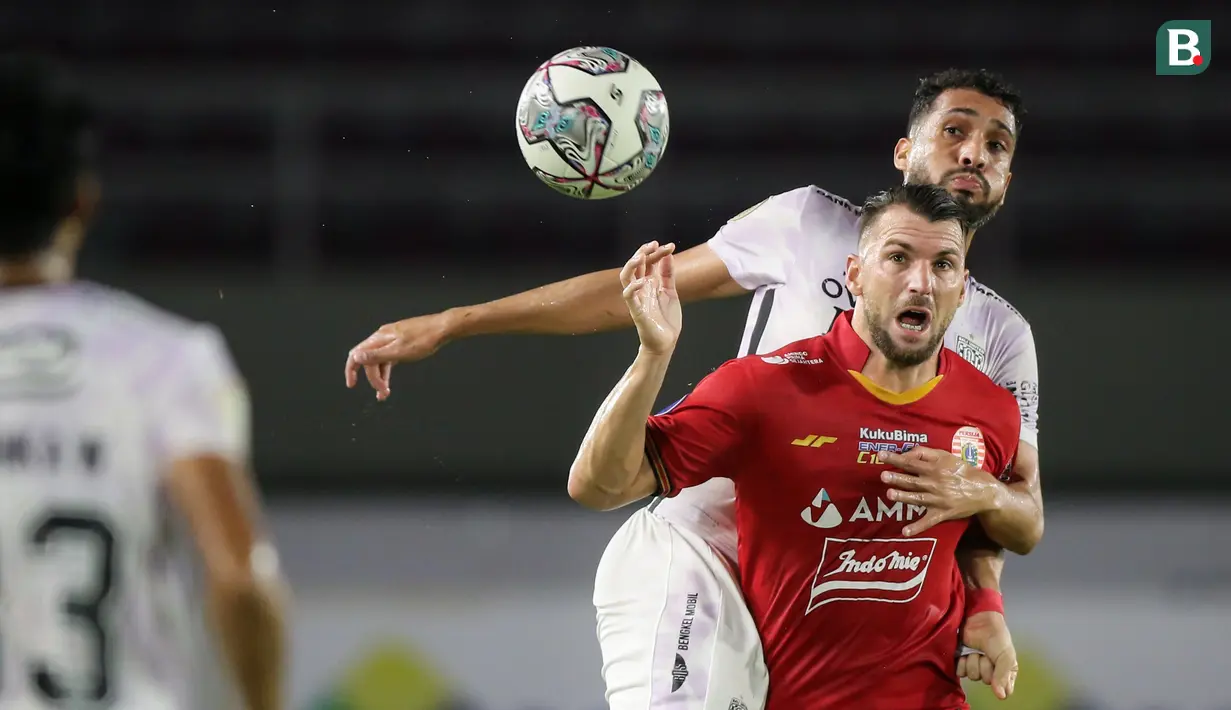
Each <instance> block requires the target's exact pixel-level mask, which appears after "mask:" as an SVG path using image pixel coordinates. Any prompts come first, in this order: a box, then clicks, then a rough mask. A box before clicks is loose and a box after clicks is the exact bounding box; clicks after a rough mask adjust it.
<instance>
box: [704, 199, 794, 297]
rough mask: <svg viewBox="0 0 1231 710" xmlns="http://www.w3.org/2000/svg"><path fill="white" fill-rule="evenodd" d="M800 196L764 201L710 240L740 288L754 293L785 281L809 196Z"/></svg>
mask: <svg viewBox="0 0 1231 710" xmlns="http://www.w3.org/2000/svg"><path fill="white" fill-rule="evenodd" d="M800 193H801V190H794V191H791V192H784V193H782V194H779V195H774V196H773V197H770V198H768V199H766V200H762V201H761V202H759V203H757V204H755V205H753V206H752V207H749V208H748V209H746V210H744V211H743V212H741V213H739V214H737V215H735V216H734V217H732V218H731V219H730V220H728V221H727V223H726V224H724V225H723V226H722V227H721V228H720V229H719V230H718V232H717V233H716V234H714V236H713V237H711V238H710V240H709V242H708V244H709V246H710V249H712V250H714V253H715V254H717V255H718V258H719V259H722V263H723V264H724V265H725V266H726V267H727V272H728V273H730V274H731V278H732V279H734V280H735V282H736V283H738V284H739V285H740V286H742V287H744V288H746V289H748V290H749V291H753V290H756V289H758V288H760V287H762V286H776V285H780V284H782V283H785V282H786V277H787V268H786V267H787V263H788V262H789V260H790V258H791V244H792V241H793V240H794V238H795V236H794V235H795V234H796V233H798V232H799V226H800V220H801V213H802V209H803V202H804V199H805V197H806V196H805V195H802V194H800Z"/></svg>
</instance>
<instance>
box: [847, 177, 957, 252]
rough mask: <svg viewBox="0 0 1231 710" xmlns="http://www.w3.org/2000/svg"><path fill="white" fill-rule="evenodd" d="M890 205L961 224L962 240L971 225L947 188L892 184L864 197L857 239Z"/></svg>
mask: <svg viewBox="0 0 1231 710" xmlns="http://www.w3.org/2000/svg"><path fill="white" fill-rule="evenodd" d="M894 205H902V206H903V207H906V208H907V209H909V210H910V211H911V212H914V213H915V214H917V215H919V216H920V217H923V218H925V219H927V221H929V222H945V221H949V220H952V221H955V222H957V223H958V224H959V225H960V226H961V228H962V236H963V242H965V241H967V238H969V236H970V230H971V225H970V222H969V221H968V219H967V214H966V208H965V207H963V206H962V203H960V202H958V201H957V200H956V199H954V198H953V195H950V194H949V191H948V190H945V189H944V188H943V187H939V186H937V185H921V184H911V183H906V184H904V185H894V186H893V187H891V188H889V189H888V190H884V191H881V192H878V193H876V194H875V195H872V196H871V197H869V198H868V199H867V200H865V201H864V203H863V210H862V211H861V212H860V213H859V241H860V243H862V242H863V240H864V237H865V236H867V233H868V230H869V229H871V228H872V225H873V224H875V222H876V220H877V218H878V217H880V215H881V214H882V213H883V212H884V211H885V210H887V209H889V208H890V207H893V206H894Z"/></svg>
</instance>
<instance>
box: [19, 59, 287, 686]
mask: <svg viewBox="0 0 1231 710" xmlns="http://www.w3.org/2000/svg"><path fill="white" fill-rule="evenodd" d="M90 125H91V122H90V119H89V111H88V109H87V107H86V105H85V102H84V101H83V100H81V98H80V97H79V96H78V95H77V94H76V93H74V91H73V90H72V89H71V88H70V87H69V85H67V84H66V83H64V81H63V78H62V77H60V76H58V75H57V74H56V72H55V71H54V69H53V68H52V67H51V66H50V65H49V64H46V63H43V62H41V61H38V60H36V59H31V58H24V57H13V56H9V57H3V58H0V710H51V709H52V708H96V707H97V708H101V707H107V708H113V709H114V710H187V709H188V708H190V707H192V704H191V703H192V702H193V696H194V695H195V694H196V693H197V692H199V691H200V689H199V688H198V687H195V683H194V677H195V675H196V673H195V667H196V666H198V665H199V664H200V659H199V658H195V657H194V654H193V650H194V647H193V644H192V643H191V641H192V639H190V638H187V637H186V634H185V630H184V626H185V622H186V621H187V620H188V616H187V615H188V612H189V609H188V605H189V603H190V602H189V599H188V597H187V593H188V591H189V590H187V589H186V588H185V583H184V582H185V580H183V579H181V578H180V577H179V576H178V575H176V574H175V572H174V569H175V566H174V564H173V563H174V562H175V561H176V559H175V558H176V556H177V548H178V546H179V542H178V539H177V538H178V536H179V534H180V533H179V532H177V526H176V523H177V522H178V520H177V518H176V517H174V516H173V514H178V515H179V516H182V521H183V522H184V523H186V525H184V526H183V528H181V529H183V530H186V531H187V536H188V538H189V539H190V540H193V541H195V543H196V546H197V548H198V550H199V552H200V553H201V561H202V562H203V569H204V572H205V578H206V582H207V584H208V586H209V592H210V610H211V611H212V612H213V619H214V622H215V626H216V629H217V631H218V636H219V640H220V641H221V646H222V650H223V651H224V652H225V654H226V656H227V657H228V659H229V661H230V665H231V666H232V667H233V668H234V670H235V671H236V680H237V681H238V686H239V690H240V692H241V693H242V695H243V699H244V701H245V706H246V707H247V708H248V709H249V710H281V703H282V699H281V661H282V654H281V650H280V649H281V643H282V622H281V613H280V608H281V602H280V601H279V599H280V594H279V590H280V584H279V581H278V580H279V574H278V571H277V559H276V556H275V555H274V552H273V550H272V548H271V547H270V545H269V543H268V542H266V541H265V539H264V537H263V534H262V530H261V527H260V524H259V519H260V513H259V506H258V502H257V497H256V493H255V489H254V487H253V485H252V482H251V480H250V478H249V474H248V473H247V464H248V457H249V411H248V401H247V395H246V391H245V387H244V385H243V383H242V381H241V380H240V377H239V374H238V373H237V372H236V370H235V367H234V365H233V364H232V363H231V359H230V357H229V355H228V353H227V348H226V345H225V343H224V341H223V338H222V336H221V335H220V334H219V333H218V331H217V330H215V329H214V328H212V327H209V326H205V325H198V324H194V323H190V322H189V321H187V320H184V319H181V318H178V317H176V316H173V315H171V314H169V313H166V312H164V311H160V310H158V309H156V308H154V307H153V306H150V305H147V304H145V303H143V302H141V301H140V300H138V299H136V298H135V297H132V296H129V295H126V294H124V293H121V292H118V291H113V290H109V289H106V288H103V287H101V286H95V285H91V284H87V283H83V282H79V281H76V280H75V279H74V268H75V260H76V252H77V248H78V246H79V244H80V242H81V240H82V237H83V234H84V229H85V224H86V222H87V221H88V218H89V216H90V214H91V213H92V211H93V208H94V206H95V203H96V201H97V196H98V189H97V186H96V183H95V182H94V180H93V179H92V177H91V161H90V157H91V156H90V152H91V151H90V142H89V139H90Z"/></svg>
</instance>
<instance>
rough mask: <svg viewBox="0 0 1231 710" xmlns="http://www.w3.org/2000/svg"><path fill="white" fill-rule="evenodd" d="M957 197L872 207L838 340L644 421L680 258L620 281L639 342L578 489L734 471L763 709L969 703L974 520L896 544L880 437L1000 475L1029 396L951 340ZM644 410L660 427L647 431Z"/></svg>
mask: <svg viewBox="0 0 1231 710" xmlns="http://www.w3.org/2000/svg"><path fill="white" fill-rule="evenodd" d="M962 216H963V213H962V209H961V207H960V206H959V205H958V204H957V203H956V202H955V201H954V200H953V198H952V197H950V196H949V195H948V193H946V192H945V191H944V190H942V189H940V188H938V187H933V186H924V185H902V186H899V187H895V188H893V189H891V190H889V191H887V192H884V193H881V194H880V195H878V196H876V197H873V198H871V199H869V200H868V202H867V203H866V204H865V207H864V212H863V215H862V218H861V222H860V240H859V247H858V249H859V253H858V254H857V255H852V256H851V257H850V258H849V259H848V266H847V281H848V286H849V288H850V289H851V293H853V294H855V295H856V297H857V299H858V300H857V302H856V306H855V308H854V310H853V311H847V312H846V313H844V314H843V315H842V316H840V317H839V318H838V321H837V322H836V323H835V325H834V328H833V329H832V330H831V331H830V332H829V333H828V334H826V335H823V336H820V337H816V338H812V339H809V340H803V341H799V342H797V343H794V344H792V345H788V346H786V347H785V348H782V349H781V350H780V351H779V352H777V353H773V354H770V355H767V356H749V357H744V358H740V359H737V360H732V361H730V362H727V363H726V364H724V365H723V366H722V367H720V368H719V369H718V370H717V371H715V372H714V373H712V374H711V375H709V376H708V377H706V378H705V379H704V380H702V381H701V382H700V383H699V384H698V385H697V387H696V389H695V390H694V391H693V393H692V394H691V395H689V396H688V397H686V398H684V399H683V400H681V402H679V403H677V404H676V405H675V406H673V407H672V408H670V409H669V410H668V411H666V412H664V413H662V414H659V415H656V416H652V417H651V416H649V415H650V411H651V407H652V406H653V403H654V400H655V399H656V398H657V396H658V394H659V389H660V387H661V385H662V382H663V377H664V376H665V374H666V371H667V365H668V363H669V361H670V358H671V354H672V352H673V350H674V348H675V343H676V340H677V338H678V337H679V332H680V325H681V311H680V304H679V298H678V295H677V294H676V293H675V290H674V274H673V271H672V269H673V265H672V261H671V256H670V254H667V255H666V256H662V257H661V258H660V259H659V260H658V261H657V263H652V264H651V263H648V260H647V257H646V255H645V254H644V253H643V252H638V254H637V255H636V256H634V258H633V259H632V260H631V261H630V262H629V264H628V265H627V266H626V267H625V269H624V271H623V272H622V274H621V278H622V281H623V283H624V284H625V285H626V287H625V298H626V301H627V303H628V307H629V309H630V311H631V312H632V315H633V319H634V321H635V323H636V327H637V332H638V334H639V336H640V339H641V347H640V349H639V351H638V354H637V358H636V360H634V362H633V364H632V366H631V367H630V368H629V370H628V371H627V372H626V373H625V375H624V377H623V379H621V380H620V382H619V384H617V386H616V387H615V389H613V390H612V392H611V394H610V395H609V396H608V398H607V400H606V401H605V402H604V403H603V405H602V407H601V408H600V409H599V411H598V414H597V415H596V417H595V419H594V422H593V424H592V425H591V427H590V430H589V431H588V432H587V434H586V437H585V440H584V441H583V442H582V445H581V448H580V450H579V451H578V454H577V459H576V461H575V462H574V464H573V467H572V470H571V471H570V475H569V493H570V495H572V496H573V498H575V499H576V500H577V501H579V502H581V503H582V504H584V505H587V506H589V507H593V508H598V509H610V508H615V507H618V506H621V505H625V504H627V503H630V502H632V501H635V500H638V499H641V498H644V497H646V496H649V495H653V494H654V493H656V492H658V493H660V494H662V495H667V496H670V495H674V494H675V493H677V492H678V491H679V490H680V489H682V488H685V487H688V486H693V485H698V484H701V483H703V482H705V481H707V480H709V479H711V478H715V477H726V478H730V479H732V480H733V481H734V482H735V488H736V524H737V527H738V530H739V575H740V585H741V587H742V589H743V591H744V594H745V596H746V597H747V602H748V607H749V610H750V611H751V613H752V618H753V621H754V623H755V626H756V631H757V632H758V633H759V634H760V636H761V641H762V646H763V648H764V653H765V661H766V665H767V667H768V670H769V688H770V689H769V693H768V697H767V698H740V697H732V698H731V707H741V706H745V707H756V706H760V705H761V704H762V702H764V703H765V707H766V708H767V709H768V710H801V709H803V708H807V709H808V710H824V709H827V708H834V709H838V708H841V709H843V710H846V709H848V708H860V709H861V710H950V709H953V708H966V707H967V705H966V701H965V696H964V693H963V691H962V688H961V683H960V681H959V679H958V676H957V673H956V672H955V667H954V660H955V658H956V657H957V655H958V652H959V643H958V636H959V631H960V629H959V626H960V624H961V621H962V615H963V605H964V603H965V588H964V584H963V583H962V579H961V574H960V572H959V570H958V566H957V563H956V558H955V555H954V551H955V550H956V548H957V545H958V541H959V540H960V539H961V538H962V536H963V535H964V534H965V533H966V531H967V529H968V527H969V526H970V520H969V519H960V520H950V521H946V522H942V523H940V524H938V525H936V526H934V527H932V528H931V529H930V530H928V531H927V532H926V533H925V534H923V535H919V536H914V537H903V535H902V530H901V525H900V524H898V523H897V522H895V521H894V518H895V517H897V516H894V515H880V514H878V512H882V511H884V510H886V509H892V508H893V507H894V506H904V505H905V504H904V503H902V502H901V501H895V500H894V498H895V497H896V496H895V494H894V493H891V492H890V488H889V486H888V485H887V484H886V483H885V481H884V480H882V478H881V474H882V472H883V471H884V470H885V469H886V468H888V467H887V466H885V465H884V464H882V463H881V462H880V460H879V459H878V457H877V455H876V454H877V452H878V451H881V450H882V449H883V446H884V445H885V444H893V445H895V446H900V445H901V444H903V443H915V444H920V445H926V446H929V447H936V446H938V445H939V446H941V447H942V448H943V447H948V448H949V449H950V450H952V451H953V452H954V453H955V454H957V455H959V456H960V457H961V458H962V459H964V460H966V461H968V462H969V463H971V464H972V465H975V466H978V467H980V468H982V469H983V470H985V471H988V472H990V473H992V474H994V475H1002V474H1007V472H1008V471H1009V470H1010V469H1011V467H1012V464H1013V460H1014V458H1015V456H1016V452H1017V442H1018V436H1019V428H1020V426H1021V421H1020V415H1019V413H1018V409H1017V402H1016V400H1015V399H1014V397H1013V396H1012V395H1011V394H1010V393H1009V392H1008V391H1006V390H1004V389H1003V388H1000V387H998V386H997V385H996V384H995V383H994V382H993V381H992V380H990V379H989V378H988V377H987V376H985V375H983V374H982V373H981V372H979V371H978V370H977V369H976V368H975V367H973V366H972V365H970V364H969V363H967V362H966V361H965V360H963V359H962V358H961V357H959V356H958V355H957V354H956V353H954V352H952V351H949V350H946V349H943V348H941V345H942V342H943V338H944V334H945V329H946V328H947V327H948V325H949V322H950V321H951V320H952V318H953V315H954V313H955V312H956V311H957V308H958V306H959V305H960V304H961V302H962V300H963V299H964V297H965V286H964V284H965V283H966V269H965V250H966V236H967V229H966V223H965V222H964V220H963V219H962ZM647 421H648V423H647Z"/></svg>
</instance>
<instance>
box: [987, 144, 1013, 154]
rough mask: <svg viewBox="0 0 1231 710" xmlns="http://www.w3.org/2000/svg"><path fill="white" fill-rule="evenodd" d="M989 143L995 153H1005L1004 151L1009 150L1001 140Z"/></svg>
mask: <svg viewBox="0 0 1231 710" xmlns="http://www.w3.org/2000/svg"><path fill="white" fill-rule="evenodd" d="M988 145H989V146H990V147H991V149H992V151H993V152H995V153H1003V152H1004V151H1006V150H1008V148H1007V147H1006V146H1005V144H1004V143H1001V142H1000V141H992V142H991V143H989V144H988Z"/></svg>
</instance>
